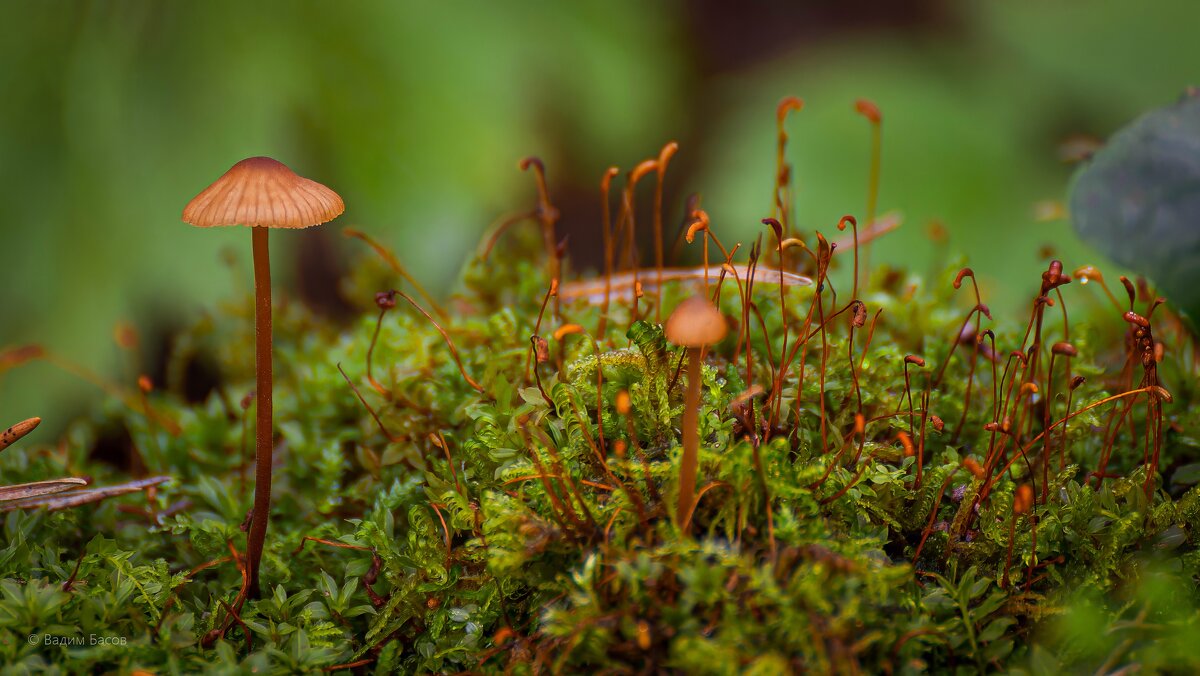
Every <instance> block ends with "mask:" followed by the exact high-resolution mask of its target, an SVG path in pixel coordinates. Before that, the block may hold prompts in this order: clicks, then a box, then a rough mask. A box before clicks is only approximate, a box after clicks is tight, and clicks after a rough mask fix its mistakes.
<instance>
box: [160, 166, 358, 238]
mask: <svg viewBox="0 0 1200 676" xmlns="http://www.w3.org/2000/svg"><path fill="white" fill-rule="evenodd" d="M345 210H346V205H345V203H344V202H342V198H341V197H339V196H338V194H337V193H335V192H334V191H332V190H330V189H329V188H326V187H325V186H323V185H321V184H320V183H317V182H316V181H310V180H309V179H307V178H303V177H301V176H297V175H296V174H295V172H293V171H292V170H291V169H288V168H287V166H286V165H284V164H283V163H282V162H279V161H276V160H273V159H271V158H269V157H251V158H248V159H245V160H242V161H241V162H238V163H237V164H235V165H233V167H231V168H230V169H229V171H227V172H225V174H224V175H223V176H221V178H218V179H217V180H216V181H214V182H213V184H212V185H210V186H208V187H207V188H205V189H204V190H203V192H201V193H200V194H199V195H196V196H195V197H194V198H192V201H191V202H188V205H187V206H186V207H184V209H183V220H184V221H185V222H187V223H191V224H192V225H197V226H200V227H202V228H208V227H212V226H215V225H249V226H260V227H265V228H307V227H309V226H313V225H319V224H321V223H324V222H326V221H332V220H333V219H335V218H337V217H338V216H339V215H341V213H342V212H343V211H345Z"/></svg>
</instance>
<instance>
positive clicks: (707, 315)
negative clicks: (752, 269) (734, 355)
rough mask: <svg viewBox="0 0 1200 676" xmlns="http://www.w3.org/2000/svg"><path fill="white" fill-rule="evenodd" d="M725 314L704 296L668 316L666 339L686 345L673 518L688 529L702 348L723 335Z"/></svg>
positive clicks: (696, 447) (695, 469) (692, 506)
mask: <svg viewBox="0 0 1200 676" xmlns="http://www.w3.org/2000/svg"><path fill="white" fill-rule="evenodd" d="M727 330H728V327H727V326H726V325H725V317H724V316H722V315H721V311H720V310H718V309H717V308H716V306H714V305H713V304H712V303H711V302H710V301H709V300H708V299H707V298H706V297H705V296H703V295H695V296H692V297H691V298H688V299H687V300H685V301H683V302H682V303H680V304H679V305H678V306H677V307H676V308H675V311H674V312H672V313H671V316H670V317H668V318H667V325H666V329H665V333H666V336H667V340H669V341H671V342H672V343H675V344H676V345H679V346H681V347H686V348H687V359H688V367H687V381H688V389H687V400H686V401H685V403H684V408H683V457H682V458H681V459H680V461H679V503H678V505H677V507H676V510H675V518H676V522H677V523H678V524H679V527H680V528H681V529H682V530H683V532H685V533H686V532H687V531H688V528H689V526H690V525H691V521H692V511H693V510H694V509H695V507H696V505H695V495H696V475H697V473H698V470H699V466H700V365H701V363H702V361H703V359H704V353H703V350H704V348H705V347H706V346H708V345H714V344H716V343H718V342H720V341H721V339H722V338H724V337H725V332H726V331H727Z"/></svg>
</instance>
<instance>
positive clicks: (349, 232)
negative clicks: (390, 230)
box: [342, 228, 447, 320]
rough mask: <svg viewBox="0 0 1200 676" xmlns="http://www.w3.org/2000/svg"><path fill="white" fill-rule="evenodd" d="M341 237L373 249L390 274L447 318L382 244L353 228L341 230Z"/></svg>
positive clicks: (414, 278) (444, 312) (435, 302)
mask: <svg viewBox="0 0 1200 676" xmlns="http://www.w3.org/2000/svg"><path fill="white" fill-rule="evenodd" d="M342 235H343V236H345V237H352V238H354V239H358V240H361V241H363V242H365V243H366V244H367V246H369V247H371V248H372V249H374V250H375V253H377V254H379V257H380V258H382V259H383V262H385V263H387V265H388V267H389V268H391V269H392V272H395V273H396V274H397V275H400V277H401V278H402V279H403V280H404V281H406V282H408V283H409V284H412V285H413V288H414V289H416V290H417V293H418V294H420V296H421V298H424V299H425V302H426V303H429V307H431V308H433V311H434V312H436V313H437V315H438V316H439V317H441V318H442V319H443V320H445V319H446V318H447V315H446V311H445V310H444V309H442V307H441V306H440V305H438V304H437V301H435V300H434V299H433V296H430V295H429V292H428V291H426V290H425V287H423V286H421V283H420V282H418V281H417V279H416V277H413V276H412V275H410V274H409V273H408V270H407V269H405V267H404V266H403V265H401V264H400V260H399V259H398V258H396V255H395V254H393V253H392V252H391V251H390V250H388V248H387V247H385V246H384V245H383V244H380V243H379V241H378V240H376V239H375V238H373V237H371V236H370V235H368V234H367V233H365V232H363V231H361V230H356V229H354V228H343V229H342Z"/></svg>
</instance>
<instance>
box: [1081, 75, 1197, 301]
mask: <svg viewBox="0 0 1200 676" xmlns="http://www.w3.org/2000/svg"><path fill="white" fill-rule="evenodd" d="M1070 211H1071V219H1072V221H1073V222H1074V224H1075V229H1076V231H1078V232H1079V235H1080V237H1082V238H1083V239H1084V240H1085V241H1087V242H1088V243H1089V244H1091V245H1093V246H1095V247H1097V248H1099V249H1100V250H1101V251H1103V252H1104V253H1105V254H1107V255H1108V256H1109V257H1110V258H1112V259H1113V260H1114V261H1116V262H1117V263H1120V264H1121V265H1124V266H1127V267H1129V268H1132V269H1133V270H1136V271H1137V272H1139V273H1142V274H1144V275H1146V276H1147V277H1150V278H1151V279H1153V280H1154V281H1155V282H1156V283H1157V284H1158V285H1159V286H1161V287H1162V288H1163V289H1164V290H1165V291H1166V293H1167V295H1168V297H1170V298H1171V299H1172V300H1173V301H1174V302H1175V303H1176V304H1177V305H1178V306H1180V307H1182V308H1183V309H1185V310H1187V311H1189V312H1190V313H1192V314H1193V315H1195V314H1196V312H1197V311H1200V266H1197V265H1196V264H1195V261H1196V256H1197V255H1200V228H1197V227H1196V223H1197V222H1198V221H1200V93H1197V92H1196V91H1192V92H1189V93H1188V94H1187V95H1186V96H1185V97H1184V98H1183V99H1182V100H1181V101H1179V102H1178V103H1175V104H1173V105H1169V106H1165V107H1163V108H1159V109H1156V110H1152V111H1150V112H1149V113H1146V114H1145V115H1142V116H1141V117H1139V118H1138V119H1136V120H1134V121H1133V122H1132V123H1131V124H1129V125H1128V126H1126V127H1125V128H1123V129H1121V130H1120V131H1119V132H1117V133H1116V135H1114V136H1113V137H1112V139H1111V140H1110V141H1109V143H1108V145H1107V146H1106V147H1105V148H1104V149H1102V150H1100V151H1099V152H1098V153H1096V155H1095V156H1094V157H1093V158H1092V160H1091V161H1090V162H1089V163H1087V164H1086V165H1084V166H1083V168H1082V169H1080V170H1079V171H1078V172H1077V173H1076V175H1075V177H1074V179H1073V183H1072V186H1071V197H1070Z"/></svg>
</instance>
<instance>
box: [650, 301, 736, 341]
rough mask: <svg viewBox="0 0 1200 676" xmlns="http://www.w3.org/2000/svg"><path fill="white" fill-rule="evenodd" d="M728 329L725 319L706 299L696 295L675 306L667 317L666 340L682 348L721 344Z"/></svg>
mask: <svg viewBox="0 0 1200 676" xmlns="http://www.w3.org/2000/svg"><path fill="white" fill-rule="evenodd" d="M727 330H728V327H727V326H726V325H725V317H724V316H723V315H722V314H721V311H720V310H718V309H717V308H716V306H715V305H713V304H712V303H711V302H709V300H708V299H707V298H705V297H704V296H702V295H700V294H696V295H695V296H692V297H691V298H688V299H687V300H685V301H683V302H682V303H680V304H679V305H678V306H676V308H675V311H674V312H672V313H671V316H670V317H667V326H666V329H665V333H666V334H667V340H669V341H671V342H672V343H675V344H676V345H682V346H684V347H701V346H704V345H712V344H714V343H719V342H721V339H722V338H724V337H725V332H726V331H727Z"/></svg>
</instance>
